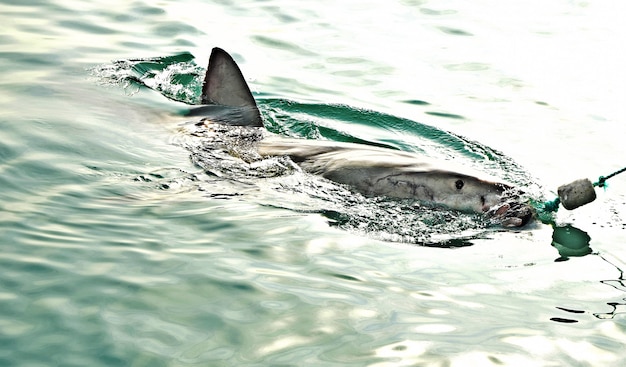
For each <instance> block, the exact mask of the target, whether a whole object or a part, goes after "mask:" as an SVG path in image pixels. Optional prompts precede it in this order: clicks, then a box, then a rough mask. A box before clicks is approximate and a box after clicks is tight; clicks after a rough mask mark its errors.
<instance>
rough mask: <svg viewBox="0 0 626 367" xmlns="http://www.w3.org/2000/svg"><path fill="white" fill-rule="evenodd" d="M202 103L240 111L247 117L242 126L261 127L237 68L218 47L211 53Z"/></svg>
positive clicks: (251, 97) (254, 103)
mask: <svg viewBox="0 0 626 367" xmlns="http://www.w3.org/2000/svg"><path fill="white" fill-rule="evenodd" d="M202 103H203V104H217V105H221V106H227V107H233V108H236V109H238V110H242V112H246V113H245V115H247V116H246V119H245V120H246V121H245V122H243V123H242V125H247V126H263V122H262V120H261V114H260V113H259V110H258V108H257V105H256V102H255V100H254V97H253V96H252V93H251V92H250V88H249V87H248V84H247V83H246V80H245V79H244V77H243V74H242V73H241V70H239V66H237V63H235V60H233V58H232V57H231V56H230V55H229V54H228V53H227V52H226V51H224V50H222V49H221V48H218V47H215V48H213V50H212V51H211V57H210V58H209V66H208V67H207V72H206V76H205V77H204V84H203V86H202Z"/></svg>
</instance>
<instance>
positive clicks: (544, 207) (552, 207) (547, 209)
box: [535, 167, 626, 213]
mask: <svg viewBox="0 0 626 367" xmlns="http://www.w3.org/2000/svg"><path fill="white" fill-rule="evenodd" d="M624 172H626V167H624V168H622V169H620V170H617V171H615V172H613V173H611V174H610V175H608V176H600V177H599V178H598V182H594V183H593V186H594V187H602V188H604V189H606V188H607V184H606V180H608V179H609V178H612V177H615V176H617V175H619V174H620V173H624ZM560 203H561V199H560V198H558V197H557V198H556V199H554V200H552V201H546V202H544V203H538V205H537V204H536V205H535V207H536V209H537V211H538V212H543V213H552V212H556V211H557V210H559V204H560Z"/></svg>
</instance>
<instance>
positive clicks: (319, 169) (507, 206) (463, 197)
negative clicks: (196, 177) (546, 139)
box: [188, 47, 534, 227]
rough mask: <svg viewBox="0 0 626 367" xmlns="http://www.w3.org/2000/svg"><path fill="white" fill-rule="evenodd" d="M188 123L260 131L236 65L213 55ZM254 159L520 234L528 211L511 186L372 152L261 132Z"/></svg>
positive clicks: (440, 164)
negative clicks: (287, 163) (278, 159)
mask: <svg viewBox="0 0 626 367" xmlns="http://www.w3.org/2000/svg"><path fill="white" fill-rule="evenodd" d="M188 116H201V117H202V118H201V120H200V123H201V124H204V125H207V126H210V125H212V124H219V125H220V126H227V127H229V126H230V127H235V126H236V127H243V128H261V129H263V128H264V124H263V118H262V116H261V113H260V112H259V109H258V106H257V103H256V101H255V99H254V96H253V95H252V92H251V91H250V88H249V86H248V84H247V82H246V80H245V78H244V76H243V74H242V72H241V70H240V68H239V66H238V65H237V63H236V62H235V60H234V59H233V57H232V56H231V55H230V54H229V53H228V52H226V51H224V50H223V49H221V48H219V47H215V48H213V49H212V51H211V55H210V57H209V64H208V67H207V69H206V74H205V77H204V82H203V87H202V94H201V105H199V106H198V107H195V108H193V109H191V111H190V113H189V114H188ZM254 149H255V150H256V153H257V154H258V156H260V157H262V158H264V157H275V156H282V157H288V158H289V159H291V160H292V161H293V163H295V164H296V165H298V166H299V167H300V168H301V169H302V170H303V171H305V172H308V173H310V174H314V175H319V176H322V177H324V178H325V179H328V180H331V181H333V182H335V183H338V184H342V185H346V186H348V187H350V188H351V189H353V190H355V191H356V192H359V193H361V194H363V195H365V196H385V197H388V198H391V199H413V200H416V201H418V202H420V203H425V204H429V205H435V206H442V207H445V208H448V209H451V210H457V211H461V212H468V213H479V214H484V215H485V216H487V217H488V218H490V219H491V221H492V222H495V223H497V224H499V225H502V226H504V227H522V226H524V225H526V224H527V223H528V222H529V221H531V219H532V218H533V216H534V211H533V208H532V207H531V206H530V205H529V204H527V203H525V202H523V201H520V200H518V199H519V198H520V194H519V193H520V191H519V190H517V189H516V188H514V186H513V185H511V184H509V183H506V182H502V181H499V180H497V179H494V178H493V177H489V176H486V175H484V174H482V173H480V172H473V171H468V170H467V169H466V168H464V167H458V166H454V165H453V164H452V163H451V162H448V161H441V160H433V159H430V158H429V157H426V156H423V155H421V154H417V153H413V152H406V151H400V150H395V149H392V148H385V147H380V146H375V145H368V144H360V143H346V142H335V141H328V140H311V139H296V138H288V137H283V136H279V135H276V134H272V133H269V132H265V133H264V134H263V136H262V138H261V139H259V140H258V141H257V142H255V143H254Z"/></svg>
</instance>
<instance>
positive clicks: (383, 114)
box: [0, 0, 626, 367]
mask: <svg viewBox="0 0 626 367" xmlns="http://www.w3.org/2000/svg"><path fill="white" fill-rule="evenodd" d="M625 12H626V4H625V3H623V2H619V1H602V2H600V1H598V2H587V1H552V2H542V1H536V0H530V1H526V2H512V1H472V2H464V1H452V0H442V1H420V0H393V1H386V2H382V1H372V0H365V1H351V0H348V1H342V2H338V1H327V0H320V1H315V2H293V1H285V0H277V1H272V0H268V1H228V0H224V1H200V0H182V1H171V0H161V1H155V2H149V1H145V0H143V1H118V0H113V1H82V0H81V1H72V0H49V1H40V0H39V1H38V0H20V1H17V0H13V1H7V0H0V20H1V22H2V27H1V28H0V67H1V70H2V77H1V78H0V270H1V271H0V346H1V347H0V365H1V366H303V365H319V366H375V367H383V366H524V367H527V366H623V365H624V364H626V351H625V349H624V345H625V344H626V283H625V282H626V280H625V279H624V274H623V270H624V269H626V173H625V174H621V175H617V176H615V177H612V178H610V179H609V180H608V181H607V182H608V186H607V187H606V188H604V189H602V188H597V189H596V192H597V195H598V198H597V199H596V200H595V201H594V202H592V203H590V204H588V205H586V206H584V207H581V208H579V209H576V210H574V211H567V210H565V209H563V208H561V209H560V210H559V211H558V212H557V213H553V214H552V216H551V217H550V220H547V221H543V222H542V221H539V220H537V221H535V222H534V223H533V224H531V225H529V226H527V227H525V228H523V229H518V230H503V229H502V228H499V227H497V226H493V225H490V224H489V223H485V222H484V221H483V220H482V219H481V218H480V217H476V216H468V215H463V214H459V213H454V212H450V211H445V210H442V209H441V208H424V207H422V206H419V205H415V204H413V203H408V202H393V201H389V200H379V201H377V200H374V199H371V198H361V197H359V196H358V195H356V194H354V193H353V192H351V191H350V190H349V189H347V188H345V187H341V186H338V185H334V184H332V183H329V182H327V181H325V180H322V179H319V178H314V177H311V176H309V175H306V174H304V173H302V172H299V171H297V169H295V168H293V167H292V168H290V169H289V170H287V171H280V172H278V173H276V174H275V175H270V174H269V173H268V172H270V171H268V170H266V168H267V167H264V168H263V170H262V172H263V174H262V175H259V174H258V172H259V171H258V170H255V169H252V170H248V168H249V167H248V168H246V167H244V166H241V165H237V164H235V163H233V161H230V160H229V158H228V157H216V156H214V155H212V153H211V151H210V150H207V149H205V146H204V145H203V143H202V141H199V140H197V139H195V138H194V134H193V132H191V133H190V131H188V129H187V127H188V126H190V125H189V123H190V118H189V117H185V116H184V114H185V111H186V110H188V109H189V106H188V105H187V104H185V103H182V102H177V101H174V100H172V99H168V98H166V97H168V96H169V97H171V96H172V93H174V94H175V93H178V92H180V90H178V89H172V88H175V87H177V86H178V85H179V84H181V85H184V86H186V87H188V88H189V89H187V90H185V91H186V92H188V94H186V95H185V96H186V97H185V98H178V99H183V100H184V101H185V102H192V101H191V100H187V99H186V98H192V99H193V98H194V96H195V97H197V88H198V85H199V84H198V83H201V79H202V73H203V72H204V68H205V66H206V63H207V61H208V57H209V54H210V51H211V49H212V48H213V47H221V48H223V49H225V50H227V51H228V52H230V53H231V54H232V55H233V57H234V58H235V60H236V61H237V62H238V64H239V65H240V67H241V69H242V72H243V74H244V76H245V77H246V80H247V81H248V83H249V85H250V88H251V89H252V92H253V94H254V96H255V98H256V99H257V101H258V104H259V108H260V110H261V112H262V114H263V117H264V119H265V120H266V123H267V126H268V129H269V130H271V131H272V132H274V133H279V134H283V135H289V136H296V137H302V138H311V139H330V140H341V141H357V142H362V143H368V144H376V145H385V146H390V147H393V148H396V149H402V150H407V151H414V152H419V153H422V154H425V155H429V156H432V157H434V158H440V159H445V160H452V161H456V162H457V163H461V164H463V165H468V166H471V167H472V168H474V169H478V170H482V171H485V172H486V173H489V174H492V175H495V176H499V177H500V178H502V179H506V180H508V181H511V182H513V183H514V184H516V185H519V186H521V187H522V188H524V189H526V190H527V192H528V193H529V194H530V196H531V197H532V199H534V200H537V201H539V202H541V201H542V200H551V199H553V198H555V197H556V194H555V192H556V189H557V187H558V186H560V185H562V184H566V183H569V182H571V181H573V180H575V179H578V178H589V179H590V180H591V181H593V182H596V181H597V180H598V179H599V177H600V176H607V175H609V174H611V173H612V172H615V171H618V170H620V169H621V168H623V167H624V166H626V154H624V141H625V139H626V127H625V125H624V121H623V119H624V116H626V104H624V100H625V99H626V91H625V88H624V80H626V72H625V71H624V68H623V65H626V54H624V52H623V44H624V40H625V39H626V27H625V26H624V22H623V14H625ZM168 57H175V58H181V57H182V58H183V59H186V60H187V62H188V63H187V64H185V65H184V66H185V68H182V69H181V68H175V69H164V70H157V71H156V72H155V73H153V74H151V75H149V76H148V77H145V78H144V79H142V80H133V79H132V78H129V75H130V74H128V71H129V70H130V69H129V67H131V66H132V65H134V64H133V63H136V62H146V61H150V60H152V61H153V62H155V64H153V65H152V67H153V68H154V67H158V65H159V64H158V63H156V61H155V60H159V61H163V60H170V59H168ZM164 58H165V59H164ZM137 60H141V61H137ZM177 60H178V59H177ZM120 65H122V66H120ZM147 69H150V68H147ZM147 69H142V70H147ZM157 69H158V68H157ZM154 70H156V69H154ZM172 76H173V77H174V78H172ZM177 78H178V79H177ZM155 83H156V84H155ZM177 83H178V84H177ZM146 85H147V86H148V87H150V88H153V89H156V90H151V89H150V88H146V87H145V86H146ZM164 89H167V90H164ZM194 93H195V94H194ZM191 120H192V119H191ZM191 123H193V121H191ZM191 126H193V125H191ZM222 158H223V159H222ZM278 163H279V164H278V165H276V166H273V167H289V165H288V162H283V161H281V162H278ZM242 167H243V168H242ZM271 172H273V171H271ZM270 176H271V177H270ZM431 209H432V210H431Z"/></svg>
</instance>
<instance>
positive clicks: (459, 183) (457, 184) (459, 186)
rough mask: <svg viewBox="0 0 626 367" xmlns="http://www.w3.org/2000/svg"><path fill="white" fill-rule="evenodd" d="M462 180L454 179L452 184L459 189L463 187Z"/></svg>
mask: <svg viewBox="0 0 626 367" xmlns="http://www.w3.org/2000/svg"><path fill="white" fill-rule="evenodd" d="M463 185H464V183H463V180H456V182H455V183H454V186H456V189H457V190H461V189H462V188H463Z"/></svg>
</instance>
